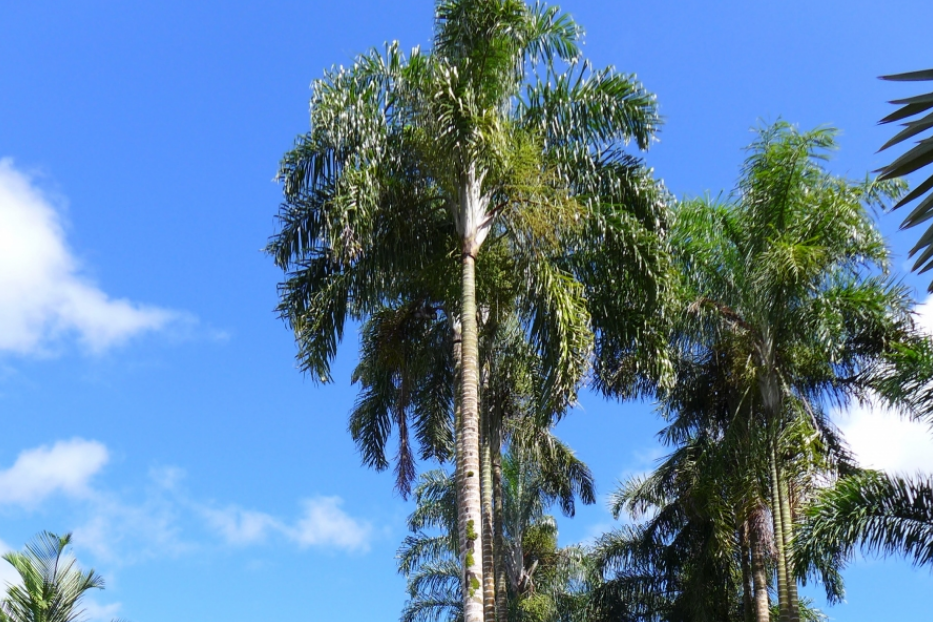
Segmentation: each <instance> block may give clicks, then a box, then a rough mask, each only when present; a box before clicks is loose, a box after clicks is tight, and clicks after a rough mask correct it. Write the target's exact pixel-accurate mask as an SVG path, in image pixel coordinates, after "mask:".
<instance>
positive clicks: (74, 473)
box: [0, 438, 109, 506]
mask: <svg viewBox="0 0 933 622" xmlns="http://www.w3.org/2000/svg"><path fill="white" fill-rule="evenodd" d="M108 459H109V455H108V452H107V448H106V447H104V445H102V444H101V443H98V442H97V441H86V440H84V439H80V438H75V439H72V440H70V441H58V442H57V443H55V444H54V445H52V446H51V447H49V446H48V445H43V446H41V447H37V448H35V449H28V450H26V451H23V452H22V453H20V454H19V456H18V457H17V458H16V462H14V463H13V466H12V467H10V468H8V469H4V470H2V471H0V504H16V505H24V506H33V505H35V504H37V503H39V502H41V501H43V500H44V499H46V498H47V497H48V496H50V495H52V494H54V493H57V492H61V493H64V494H66V495H69V496H85V495H87V494H88V492H89V489H88V482H89V481H90V479H91V478H92V477H93V476H94V475H95V474H96V473H97V472H98V471H100V469H101V468H103V466H104V465H105V464H106V463H107V460H108Z"/></svg>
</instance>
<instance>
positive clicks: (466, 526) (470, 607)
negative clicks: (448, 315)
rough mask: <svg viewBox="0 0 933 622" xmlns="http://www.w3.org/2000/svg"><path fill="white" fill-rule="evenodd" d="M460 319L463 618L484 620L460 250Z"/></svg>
mask: <svg viewBox="0 0 933 622" xmlns="http://www.w3.org/2000/svg"><path fill="white" fill-rule="evenodd" d="M462 267H463V281H462V300H461V304H462V307H461V313H460V322H461V327H462V328H461V330H462V340H463V341H462V344H461V348H462V350H461V351H462V357H463V359H462V365H461V380H460V391H461V393H460V395H461V400H460V409H461V414H460V429H459V430H457V504H458V506H459V507H458V508H457V531H458V533H459V536H460V564H461V568H462V572H463V584H462V589H463V621H464V622H483V598H482V592H481V588H482V586H483V567H482V560H478V559H477V558H478V556H479V555H480V553H481V550H478V548H477V544H479V545H480V549H481V547H482V542H483V537H482V536H483V524H482V523H483V518H482V503H481V494H480V478H479V475H480V457H479V454H480V451H479V400H478V393H479V377H478V374H477V371H478V370H477V368H478V364H479V351H478V348H477V327H476V280H475V276H476V270H475V260H474V258H473V256H472V255H471V254H469V253H467V252H465V253H464V254H463V266H462Z"/></svg>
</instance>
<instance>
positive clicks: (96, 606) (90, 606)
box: [81, 598, 123, 622]
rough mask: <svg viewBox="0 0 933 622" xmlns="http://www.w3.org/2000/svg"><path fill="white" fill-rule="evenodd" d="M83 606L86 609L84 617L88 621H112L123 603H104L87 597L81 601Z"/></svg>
mask: <svg viewBox="0 0 933 622" xmlns="http://www.w3.org/2000/svg"><path fill="white" fill-rule="evenodd" d="M81 608H82V609H84V616H82V619H84V620H86V621H87V622H111V620H114V619H116V617H117V614H118V613H120V609H122V608H123V605H122V604H121V603H110V604H107V605H102V604H100V603H98V602H97V601H96V600H94V599H93V598H85V599H83V600H82V601H81Z"/></svg>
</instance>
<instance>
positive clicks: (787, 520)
mask: <svg viewBox="0 0 933 622" xmlns="http://www.w3.org/2000/svg"><path fill="white" fill-rule="evenodd" d="M778 473H779V474H780V471H779V472H778ZM779 483H780V488H779V492H780V495H781V529H782V533H781V539H782V540H783V541H784V568H785V572H786V573H787V610H788V614H789V616H790V622H800V605H799V599H798V597H797V578H796V575H795V574H794V551H793V549H792V548H791V540H792V539H793V529H794V519H793V516H792V515H791V511H790V484H789V483H788V482H787V480H786V479H785V478H780V480H779Z"/></svg>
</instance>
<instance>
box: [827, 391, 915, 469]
mask: <svg viewBox="0 0 933 622" xmlns="http://www.w3.org/2000/svg"><path fill="white" fill-rule="evenodd" d="M833 418H834V419H835V420H836V423H837V425H838V426H839V428H840V429H841V430H842V433H843V435H844V436H845V438H846V440H847V441H848V442H849V445H850V447H851V448H852V451H853V452H854V453H855V455H856V457H857V458H858V460H859V463H860V464H861V465H862V466H864V467H868V468H873V469H881V470H883V471H887V472H889V473H901V474H903V475H911V474H914V473H916V472H917V471H922V472H924V473H929V474H933V434H931V432H930V429H929V427H928V426H927V425H926V424H924V423H918V422H916V421H910V420H908V419H905V418H903V417H901V416H900V415H898V414H897V413H896V412H894V411H892V410H891V409H889V408H886V407H884V406H882V405H880V404H877V403H869V404H856V405H853V406H852V407H851V408H849V409H848V411H846V412H835V413H833Z"/></svg>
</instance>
